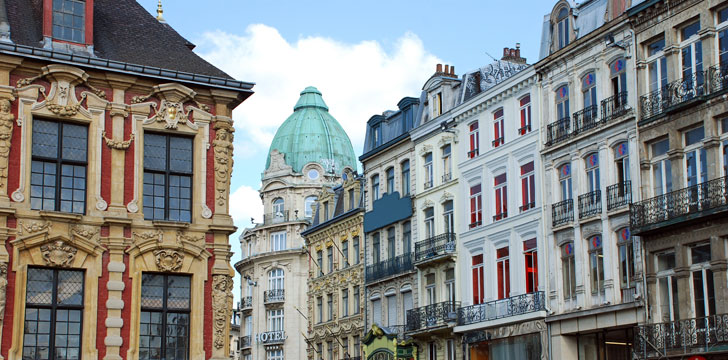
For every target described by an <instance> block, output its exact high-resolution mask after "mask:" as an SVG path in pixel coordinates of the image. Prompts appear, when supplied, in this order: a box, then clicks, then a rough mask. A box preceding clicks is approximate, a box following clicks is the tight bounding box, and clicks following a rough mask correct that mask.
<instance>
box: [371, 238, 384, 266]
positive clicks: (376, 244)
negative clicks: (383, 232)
mask: <svg viewBox="0 0 728 360" xmlns="http://www.w3.org/2000/svg"><path fill="white" fill-rule="evenodd" d="M372 250H374V251H373V252H372V260H373V261H374V263H375V264H376V263H378V262H379V259H380V255H381V253H382V249H381V247H380V245H379V232H375V233H374V234H373V235H372Z"/></svg>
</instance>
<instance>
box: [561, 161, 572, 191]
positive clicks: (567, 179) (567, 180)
mask: <svg viewBox="0 0 728 360" xmlns="http://www.w3.org/2000/svg"><path fill="white" fill-rule="evenodd" d="M559 186H560V188H561V200H569V199H572V198H573V197H572V194H573V192H572V191H571V164H569V163H566V164H564V165H561V167H560V168H559Z"/></svg>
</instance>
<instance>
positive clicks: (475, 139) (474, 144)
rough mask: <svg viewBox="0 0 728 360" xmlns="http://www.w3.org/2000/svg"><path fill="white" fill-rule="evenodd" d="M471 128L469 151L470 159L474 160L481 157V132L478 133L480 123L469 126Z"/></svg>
mask: <svg viewBox="0 0 728 360" xmlns="http://www.w3.org/2000/svg"><path fill="white" fill-rule="evenodd" d="M469 128H470V151H468V159H472V158H474V157H476V156H478V155H479V152H478V151H479V150H478V149H479V148H480V132H479V131H478V122H477V121H476V122H473V123H471V124H470V125H469Z"/></svg>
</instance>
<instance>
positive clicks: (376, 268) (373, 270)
mask: <svg viewBox="0 0 728 360" xmlns="http://www.w3.org/2000/svg"><path fill="white" fill-rule="evenodd" d="M412 257H413V256H412V253H408V254H403V255H399V256H397V257H394V258H389V259H387V260H383V261H380V262H378V263H376V264H372V265H368V266H367V268H366V281H367V283H370V282H373V281H376V280H379V279H383V278H386V277H389V276H393V275H399V274H402V273H404V272H407V271H412V270H414V264H413V262H412Z"/></svg>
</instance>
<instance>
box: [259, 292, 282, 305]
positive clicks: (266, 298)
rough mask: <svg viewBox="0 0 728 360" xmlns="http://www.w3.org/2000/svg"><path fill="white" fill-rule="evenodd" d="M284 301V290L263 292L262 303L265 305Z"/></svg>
mask: <svg viewBox="0 0 728 360" xmlns="http://www.w3.org/2000/svg"><path fill="white" fill-rule="evenodd" d="M285 300H286V297H285V290H283V289H273V290H266V291H264V292H263V303H265V304H273V303H280V302H283V301H285Z"/></svg>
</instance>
